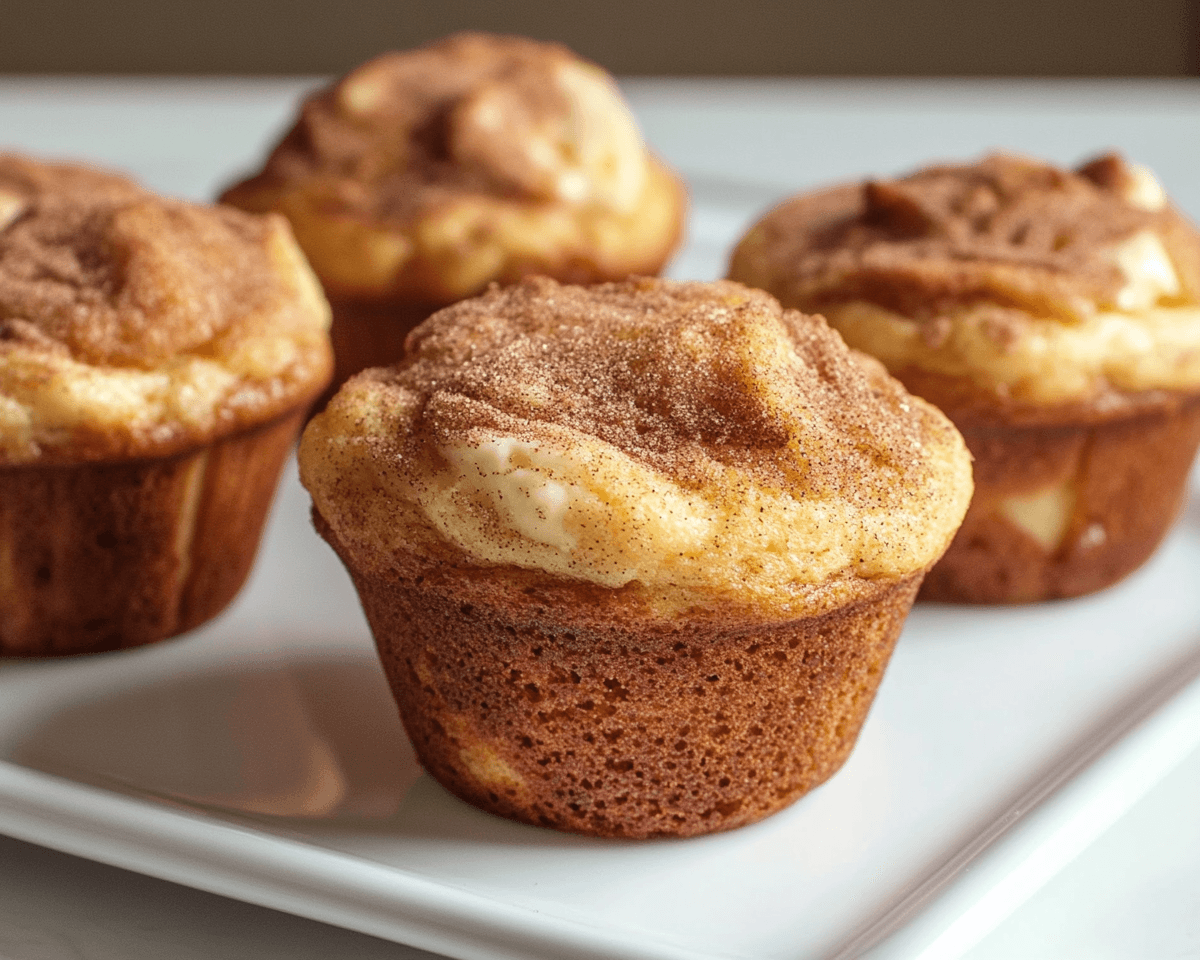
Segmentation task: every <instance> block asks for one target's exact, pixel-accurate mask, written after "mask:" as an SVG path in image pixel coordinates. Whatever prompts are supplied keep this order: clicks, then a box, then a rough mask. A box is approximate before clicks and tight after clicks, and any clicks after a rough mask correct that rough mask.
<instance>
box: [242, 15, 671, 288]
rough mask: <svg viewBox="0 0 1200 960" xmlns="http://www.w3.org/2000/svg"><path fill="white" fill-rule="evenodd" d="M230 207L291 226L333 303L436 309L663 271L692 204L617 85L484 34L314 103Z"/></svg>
mask: <svg viewBox="0 0 1200 960" xmlns="http://www.w3.org/2000/svg"><path fill="white" fill-rule="evenodd" d="M223 199H224V200H225V201H226V202H228V203H232V204H234V205H235V206H238V207H241V208H243V209H246V210H254V211H264V210H275V211H278V212H280V213H283V214H284V215H285V216H287V217H288V219H289V220H290V221H291V223H292V226H293V229H294V230H295V232H296V236H297V238H298V239H299V241H300V244H301V246H302V247H303V248H304V250H305V252H306V253H307V254H308V256H309V259H310V260H311V262H312V264H313V268H314V269H315V270H316V271H317V273H318V275H319V276H320V277H321V281H322V283H323V284H324V285H325V289H326V290H327V291H328V292H329V293H330V295H331V296H335V297H354V298H366V299H373V300H380V299H383V300H386V299H392V298H395V299H400V300H403V301H405V302H420V303H424V304H429V305H430V306H431V307H432V306H434V305H445V304H448V303H453V302H454V301H455V300H460V299H462V298H463V297H467V296H473V295H475V294H478V293H481V292H482V291H483V290H484V289H486V287H487V284H488V283H489V282H492V281H498V282H501V283H511V282H515V281H516V280H519V279H520V278H521V277H523V276H528V275H531V274H536V273H542V274H547V275H551V276H555V277H558V278H559V279H564V280H571V281H572V282H577V283H584V282H592V281H597V280H607V279H620V278H624V277H626V276H628V275H630V274H631V273H653V272H657V271H658V270H659V269H661V267H662V264H663V263H664V262H665V261H666V258H667V256H668V255H669V254H670V252H671V251H672V250H673V249H674V247H675V245H676V243H677V242H678V239H679V235H680V231H681V227H682V218H683V209H684V205H685V198H684V191H683V188H682V185H681V184H680V183H679V182H678V180H677V179H676V178H675V177H674V176H673V175H672V174H671V173H670V172H669V171H667V170H666V168H665V167H663V166H662V164H660V163H658V162H657V161H656V160H655V159H654V158H653V157H651V156H650V155H649V154H648V153H647V151H646V149H645V146H644V144H643V142H642V137H641V133H640V132H639V130H638V127H637V123H636V121H635V120H634V118H633V115H632V113H631V112H630V110H629V107H628V106H627V105H626V103H625V101H624V100H623V98H622V97H621V94H620V91H619V90H618V89H617V86H616V83H615V82H614V81H613V79H612V78H611V77H610V76H609V75H608V74H607V73H605V72H604V71H603V70H601V69H600V68H599V67H597V66H595V65H594V64H591V63H588V62H587V61H584V60H582V59H580V58H578V57H576V56H575V55H574V54H572V53H571V52H570V51H569V50H567V49H566V48H564V47H561V46H558V45H557V44H549V43H540V42H537V41H533V40H527V39H524V38H521V37H508V36H493V35H489V34H480V33H464V34H457V35H454V36H451V37H449V38H447V39H445V40H442V41H440V42H438V43H434V44H431V45H429V46H426V47H422V48H420V49H417V50H411V51H407V52H403V53H389V54H385V55H384V56H382V57H379V58H377V59H375V60H372V61H370V62H368V63H365V64H363V65H362V66H360V67H357V68H356V69H354V70H353V71H351V72H350V73H349V74H347V75H346V76H345V77H343V78H342V79H341V80H339V81H338V82H337V83H335V84H334V85H333V86H331V87H330V88H328V89H326V90H323V91H320V92H318V93H317V94H315V95H314V96H312V97H309V98H308V99H307V100H306V101H305V102H304V104H303V106H302V108H301V112H300V117H299V119H298V121H297V123H296V125H295V127H294V128H293V129H292V130H291V131H290V132H289V133H288V134H287V136H286V137H285V138H284V139H283V141H282V142H281V143H280V144H279V145H278V146H277V147H276V148H275V149H274V151H273V152H272V153H271V155H270V157H269V158H268V160H267V163H266V166H265V168H264V169H263V171H262V172H261V173H260V174H258V175H257V176H254V177H252V178H250V179H249V180H246V181H245V182H243V183H239V184H237V185H236V186H234V187H231V188H230V189H229V190H228V191H227V192H226V193H225V195H224V197H223Z"/></svg>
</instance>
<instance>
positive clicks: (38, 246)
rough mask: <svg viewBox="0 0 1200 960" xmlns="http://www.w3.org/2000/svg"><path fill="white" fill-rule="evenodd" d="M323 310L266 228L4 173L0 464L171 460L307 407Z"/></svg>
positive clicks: (69, 172) (161, 201)
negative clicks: (195, 447) (214, 438)
mask: <svg viewBox="0 0 1200 960" xmlns="http://www.w3.org/2000/svg"><path fill="white" fill-rule="evenodd" d="M327 326H328V305H327V304H326V303H325V300H324V297H323V296H322V294H321V291H320V287H319V285H318V284H317V282H316V279H315V277H314V276H313V275H312V272H311V271H310V270H309V268H308V266H307V264H306V263H305V261H304V258H303V256H302V255H301V253H300V252H299V250H298V249H297V247H296V245H295V243H294V241H293V240H292V238H291V234H290V231H289V230H288V227H287V224H286V223H285V222H284V221H283V220H282V218H279V217H258V216H252V215H249V214H246V213H244V212H242V211H240V210H232V209H227V208H220V207H203V206H198V205H194V204H188V203H183V202H181V201H176V200H169V199H165V198H161V197H158V196H156V195H154V194H152V193H150V192H149V191H147V190H144V189H143V188H141V187H139V186H138V185H136V184H135V183H133V182H132V181H129V180H127V179H125V178H123V177H119V176H116V175H114V174H110V173H106V172H102V171H97V170H93V169H88V168H84V167H79V166H71V165H66V164H43V163H38V162H35V161H33V160H29V159H26V158H23V157H18V156H2V157H0V463H21V462H29V461H34V460H37V461H41V462H51V461H76V460H104V459H112V458H124V457H129V456H151V455H161V454H164V453H169V452H172V451H174V450H178V449H182V448H183V447H186V446H188V445H192V444H196V443H203V442H206V441H207V440H208V439H209V438H211V437H212V436H214V435H217V434H223V433H228V432H231V431H233V430H236V429H238V428H239V427H242V426H246V425H249V424H253V423H260V422H262V421H264V420H267V419H269V418H271V417H273V416H275V415H277V414H280V413H283V412H284V411H286V410H289V409H292V408H294V407H295V406H297V405H298V404H300V403H303V402H306V401H307V400H308V399H309V398H311V397H312V396H313V395H315V394H316V393H317V392H319V390H320V389H321V387H322V386H323V385H324V383H325V382H326V380H327V379H328V376H329V370H330V363H331V355H330V350H329V341H328V335H327V332H326V330H327Z"/></svg>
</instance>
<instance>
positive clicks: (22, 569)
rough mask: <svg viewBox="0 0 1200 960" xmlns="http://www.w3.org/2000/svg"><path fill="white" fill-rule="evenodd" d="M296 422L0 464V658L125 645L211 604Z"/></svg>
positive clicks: (237, 563) (267, 495) (221, 591)
mask: <svg viewBox="0 0 1200 960" xmlns="http://www.w3.org/2000/svg"><path fill="white" fill-rule="evenodd" d="M300 423H301V413H299V412H296V413H291V414H289V415H287V416H286V417H282V418H280V419H277V420H274V421H272V422H270V423H268V424H266V425H264V426H261V427H257V428H255V429H253V430H248V431H245V432H243V433H238V434H235V435H233V436H230V437H226V438H223V439H221V440H218V441H216V442H215V443H213V444H211V445H210V446H207V447H202V448H199V449H196V450H192V451H189V452H186V453H182V454H177V455H175V456H170V457H163V458H159V459H151V460H140V461H130V462H126V463H94V464H79V465H62V466H15V467H0V613H2V616H0V656H24V657H28V656H38V657H44V656H59V655H64V654H78V653H97V652H101V651H106V650H116V649H119V648H123V647H134V646H139V645H141V644H146V643H151V642H153V641H156V640H162V639H164V638H166V637H171V636H174V635H176V634H179V633H183V632H184V631H186V630H190V629H192V628H193V627H196V626H199V625H200V624H202V623H204V622H205V621H206V620H209V619H211V618H212V617H214V616H216V615H217V614H218V613H220V612H221V610H223V609H224V608H225V606H226V605H227V604H228V603H229V602H230V601H231V600H232V599H233V597H234V595H235V594H236V593H237V592H238V590H239V589H240V588H241V586H242V584H243V583H244V582H245V579H246V577H247V575H248V574H249V572H250V567H251V565H252V563H253V561H254V556H255V553H256V552H257V549H258V542H259V537H260V534H261V532H262V527H263V523H264V521H265V519H266V516H267V512H268V509H269V507H270V505H271V500H272V497H273V496H274V492H275V487H276V485H277V483H278V480H279V474H280V471H281V470H282V467H283V463H284V461H285V459H286V458H287V455H288V453H289V451H290V450H291V446H292V442H293V441H294V440H295V437H296V434H297V432H298V431H299V428H300Z"/></svg>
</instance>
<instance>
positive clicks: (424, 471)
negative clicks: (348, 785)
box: [300, 279, 971, 837]
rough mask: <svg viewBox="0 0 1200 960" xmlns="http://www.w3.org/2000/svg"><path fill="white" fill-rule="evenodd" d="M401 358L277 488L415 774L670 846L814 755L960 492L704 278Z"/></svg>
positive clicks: (751, 809) (887, 397)
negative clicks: (302, 492) (340, 599)
mask: <svg viewBox="0 0 1200 960" xmlns="http://www.w3.org/2000/svg"><path fill="white" fill-rule="evenodd" d="M408 346H409V354H408V357H407V359H406V360H405V361H404V362H403V363H402V364H400V365H399V366H397V367H395V368H392V369H389V370H371V371H366V372H364V373H362V374H360V375H359V376H357V377H355V378H353V379H351V380H350V381H349V383H347V384H346V385H345V386H344V387H343V388H342V390H341V391H339V393H338V395H337V396H336V397H335V398H334V400H333V401H332V402H331V403H330V405H329V406H328V407H327V409H326V410H325V411H324V412H323V413H322V414H320V415H318V416H317V417H316V418H314V419H313V421H312V422H311V423H310V424H309V427H308V428H307V430H306V432H305V435H304V439H303V441H302V443H301V449H300V462H301V479H302V480H303V481H304V483H305V485H306V486H307V487H308V489H309V491H310V492H311V493H312V495H313V502H314V508H313V515H314V521H315V523H316V526H317V529H318V531H319V532H320V533H321V535H322V536H324V537H325V539H326V540H328V541H329V543H330V544H331V545H332V546H333V548H334V549H335V550H336V551H337V552H338V554H339V556H341V558H342V560H343V561H344V562H345V564H346V567H347V569H348V570H349V572H350V575H351V577H352V578H353V580H354V583H355V587H356V588H357V590H358V594H359V597H360V598H361V600H362V603H363V609H364V611H365V612H366V615H367V619H368V621H369V622H370V624H371V629H372V632H373V634H374V636H375V641H376V645H377V646H378V648H379V653H380V657H381V660H382V663H383V667H384V670H385V672H386V673H387V676H388V679H389V682H390V683H391V686H392V689H393V692H394V693H395V696H396V702H397V704H398V706H399V709H400V715H401V718H402V719H403V721H404V725H405V728H406V729H407V730H408V732H409V735H410V737H411V738H412V741H413V744H414V747H415V748H416V751H417V754H418V756H419V757H420V759H421V762H422V764H423V765H424V766H425V767H426V769H427V770H428V771H429V772H430V773H431V774H432V775H433V776H434V777H435V778H436V779H437V780H438V781H439V782H441V783H442V784H443V785H444V786H446V787H447V788H448V789H449V790H451V791H453V792H454V793H456V794H457V795H458V796H460V797H462V798H464V799H466V800H468V801H469V802H471V803H474V804H476V805H478V806H480V807H482V808H483V809H485V810H489V811H491V812H493V813H497V814H500V815H502V816H506V817H512V818H515V819H518V820H522V821H525V822H528V823H533V824H539V825H543V826H549V827H553V828H556V829H560V830H570V831H575V832H580V833H587V834H593V835H598V836H606V837H651V836H690V835H694V834H698V833H709V832H713V831H716V830H725V829H730V828H732V827H736V826H739V825H741V824H745V823H750V822H753V821H755V820H758V819H760V818H762V817H764V816H767V815H768V814H771V813H773V812H775V811H777V810H779V809H781V808H782V807H784V806H786V805H787V804H789V803H791V802H792V801H794V800H795V799H796V798H797V797H799V796H801V795H802V794H803V793H805V792H807V791H808V790H811V789H812V788H813V787H815V786H816V785H818V784H819V783H821V782H823V781H824V780H825V779H826V778H827V777H829V776H830V775H831V774H832V773H833V772H834V771H835V770H836V769H837V768H838V767H839V766H840V765H841V764H842V762H843V761H844V760H845V758H846V756H847V755H848V753H849V751H850V749H851V747H852V746H853V743H854V741H855V738H856V737H857V734H858V731H859V728H860V727H861V725H862V723H863V721H864V719H865V717H866V714H867V710H868V708H869V706H870V703H871V701H872V699H873V697H874V694H875V690H876V688H877V687H878V684H879V681H880V679H881V677H882V673H883V669H884V667H885V665H886V663H887V661H888V658H889V656H890V655H891V651H892V648H893V646H894V644H895V642H896V639H897V637H898V636H899V633H900V628H901V625H902V623H903V621H904V617H905V615H906V614H907V612H908V609H909V606H910V605H911V603H912V599H913V596H914V595H915V593H916V590H917V588H918V585H919V584H920V582H921V578H922V576H923V574H924V572H925V570H926V568H927V567H928V566H929V565H930V564H931V563H933V562H934V561H935V560H936V559H937V556H938V555H939V554H940V553H941V551H942V550H943V549H944V548H945V546H946V544H947V542H948V541H949V539H950V537H951V536H952V534H953V531H954V528H955V526H956V525H957V523H958V521H959V519H960V518H961V517H962V514H963V511H964V510H965V508H966V503H967V500H968V499H969V497H970V491H971V480H970V464H969V459H968V457H967V454H966V451H965V448H964V447H963V445H962V441H961V438H960V437H959V436H958V434H957V433H956V432H955V431H954V430H953V429H952V428H951V427H950V425H949V424H948V422H947V421H946V420H945V419H944V418H943V417H942V416H941V415H940V414H939V413H937V411H935V410H934V409H933V408H931V407H930V406H929V405H927V404H925V403H924V402H922V401H920V400H917V399H915V398H913V397H910V396H908V395H907V394H906V393H905V392H904V391H903V390H902V389H901V388H900V387H899V385H898V384H897V383H896V382H895V381H893V380H892V379H891V378H889V377H888V376H887V375H886V374H885V373H884V371H883V369H882V367H881V366H880V365H879V364H878V363H876V362H874V361H871V360H869V359H868V358H865V357H863V356H861V355H857V354H854V353H852V352H851V351H849V350H847V349H846V347H845V345H844V344H843V343H842V342H841V340H840V339H839V338H838V336H837V335H836V334H835V333H833V332H832V331H831V330H830V329H829V328H828V327H827V326H826V325H825V324H824V323H822V322H821V321H820V320H819V319H818V318H815V317H808V316H804V315H801V314H798V313H795V312H793V311H783V310H782V309H781V308H780V307H779V304H778V302H777V301H775V300H774V298H772V297H770V296H768V295H766V294H764V293H761V292H759V291H753V290H750V289H748V288H746V287H743V286H741V285H740V284H734V283H728V282H718V283H714V284H701V283H674V282H670V281H662V280H646V279H643V280H630V281H626V282H624V283H616V284H605V285H602V286H598V287H592V288H579V287H568V286H560V285H559V284H557V283H555V282H554V281H552V280H548V279H533V280H528V281H526V282H524V283H522V284H520V285H519V286H516V287H512V288H508V289H505V290H500V289H493V290H492V291H490V292H489V293H488V294H486V295H484V296H483V297H479V298H477V299H475V300H471V301H466V302H463V303H460V304H457V305H455V306H453V307H450V308H447V309H446V310H443V311H441V312H439V313H438V314H436V315H434V316H433V317H431V318H430V319H429V320H428V321H426V322H425V323H424V324H422V325H421V326H420V327H418V328H417V329H416V330H415V331H414V332H413V333H412V334H411V335H410V338H409V344H408Z"/></svg>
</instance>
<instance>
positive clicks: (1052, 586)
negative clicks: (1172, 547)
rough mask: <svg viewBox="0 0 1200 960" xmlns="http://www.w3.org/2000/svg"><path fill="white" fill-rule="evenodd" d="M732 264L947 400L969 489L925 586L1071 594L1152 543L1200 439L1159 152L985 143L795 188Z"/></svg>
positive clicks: (1183, 255)
mask: <svg viewBox="0 0 1200 960" xmlns="http://www.w3.org/2000/svg"><path fill="white" fill-rule="evenodd" d="M730 276H731V277H733V278H734V279H737V280H741V281H744V282H746V283H749V284H752V285H754V286H757V287H761V288H763V289H764V290H768V291H770V292H771V293H773V294H775V295H776V296H777V297H779V299H780V300H781V301H782V302H783V303H784V304H785V305H786V306H790V307H795V308H797V309H801V310H810V311H819V312H821V313H823V314H824V315H825V316H826V318H827V319H828V320H829V323H830V324H831V325H832V326H833V327H834V328H835V329H837V330H838V331H840V332H841V334H842V336H843V337H844V338H845V339H846V342H847V343H848V344H850V346H852V347H857V348H858V349H860V350H864V351H866V352H867V353H870V354H873V355H874V356H876V357H878V358H879V359H880V360H882V361H883V362H884V363H885V364H886V366H887V368H888V370H889V371H890V372H891V373H892V374H893V375H894V376H896V377H898V378H899V379H900V380H901V381H902V382H903V383H904V384H905V386H907V387H908V389H909V390H911V391H912V392H913V393H916V394H918V395H920V396H922V397H924V398H926V399H927V400H930V401H932V402H933V403H934V404H936V405H937V406H938V407H940V408H941V409H942V410H943V411H944V412H945V413H947V414H948V415H949V416H950V418H951V420H953V421H954V423H955V425H956V426H957V427H958V429H959V430H960V431H961V432H962V434H963V436H964V437H965V439H966V441H967V446H968V447H969V448H970V450H971V452H972V454H973V455H974V457H975V498H974V502H973V503H972V505H971V509H970V511H969V512H968V513H967V517H966V520H965V521H964V522H963V525H962V528H961V529H960V530H959V533H958V535H957V537H956V538H955V540H954V542H953V543H952V544H951V546H950V549H949V550H948V551H947V553H946V556H945V557H944V558H943V559H942V561H941V563H939V564H938V566H937V567H935V568H934V570H933V571H932V572H931V573H930V574H929V576H928V577H926V579H925V585H924V587H923V590H922V596H923V597H928V598H930V599H937V600H950V601H960V602H968V603H1014V602H1025V601H1037V600H1045V599H1050V598H1056V597H1073V596H1079V595H1082V594H1086V593H1090V592H1092V591H1095V590H1099V589H1101V588H1102V587H1106V586H1108V585H1110V584H1112V583H1115V582H1116V581H1118V580H1120V579H1121V578H1122V577H1124V576H1126V575H1127V574H1129V573H1130V572H1132V571H1133V570H1135V569H1136V568H1137V567H1138V566H1139V565H1140V564H1141V563H1143V562H1144V561H1145V560H1146V559H1147V558H1148V557H1149V556H1150V555H1151V553H1152V552H1153V551H1154V549H1155V547H1156V546H1157V545H1158V543H1159V542H1160V541H1161V539H1162V538H1163V536H1164V535H1165V533H1166V531H1167V530H1168V529H1169V527H1170V525H1171V523H1172V521H1173V519H1174V518H1175V516H1176V515H1177V514H1178V511H1179V508H1180V505H1181V503H1182V499H1183V496H1184V493H1185V488H1186V482H1187V475H1188V470H1189V467H1190V465H1191V462H1192V459H1193V456H1194V454H1195V450H1196V446H1197V443H1198V442H1200V236H1198V235H1197V233H1196V231H1195V229H1194V228H1193V227H1192V226H1191V225H1190V224H1189V223H1188V222H1187V221H1186V220H1185V219H1184V218H1183V217H1182V216H1181V215H1180V214H1179V213H1178V212H1177V211H1176V210H1175V209H1173V208H1172V207H1171V206H1170V204H1169V203H1168V202H1167V199H1166V197H1165V195H1164V193H1163V189H1162V187H1161V186H1160V185H1159V184H1158V182H1157V181H1156V180H1155V178H1154V176H1153V175H1152V174H1151V173H1150V172H1149V171H1148V170H1146V169H1145V168H1143V167H1139V166H1136V165H1133V164H1129V163H1126V162H1125V161H1124V160H1122V159H1121V158H1120V157H1118V156H1115V155H1107V156H1103V157H1100V158H1098V159H1096V160H1093V161H1091V162H1090V163H1086V164H1084V165H1083V166H1081V167H1080V168H1079V169H1078V170H1075V171H1069V170H1063V169H1059V168H1058V167H1054V166H1051V165H1049V164H1046V163H1041V162H1038V161H1035V160H1030V159H1026V158H1022V157H1015V156H1006V155H993V156H989V157H985V158H984V159H982V160H980V161H979V162H977V163H973V164H969V165H964V166H934V167H929V168H927V169H924V170H920V171H918V172H916V173H914V174H912V175H910V176H907V177H904V178H902V179H899V180H877V181H869V182H867V183H864V184H852V185H845V186H839V187H833V188H831V189H826V190H821V191H817V192H815V193H810V194H805V195H801V196H798V197H795V198H793V199H791V200H789V201H787V202H785V203H784V204H783V205H782V206H780V207H778V208H777V209H775V210H773V211H771V212H770V213H768V214H767V215H766V216H765V217H764V218H763V219H762V220H761V221H760V222H759V223H758V224H757V225H755V226H754V227H753V228H752V229H751V230H750V231H749V233H747V235H746V236H745V238H744V239H743V240H742V241H741V243H740V244H739V245H738V247H737V249H736V251H735V253H734V255H733V259H732V265H731V267H730Z"/></svg>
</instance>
